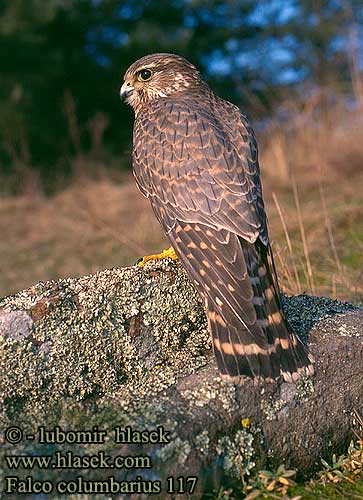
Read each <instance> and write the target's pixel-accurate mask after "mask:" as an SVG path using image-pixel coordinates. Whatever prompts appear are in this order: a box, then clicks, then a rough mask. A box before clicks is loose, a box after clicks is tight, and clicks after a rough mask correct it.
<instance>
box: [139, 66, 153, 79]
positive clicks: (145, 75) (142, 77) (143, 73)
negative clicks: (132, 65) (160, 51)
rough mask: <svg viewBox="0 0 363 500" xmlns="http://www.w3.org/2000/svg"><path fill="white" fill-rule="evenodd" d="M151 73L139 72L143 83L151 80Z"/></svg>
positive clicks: (147, 70) (145, 70) (148, 71)
mask: <svg viewBox="0 0 363 500" xmlns="http://www.w3.org/2000/svg"><path fill="white" fill-rule="evenodd" d="M151 75H152V73H151V71H150V70H149V69H142V70H141V71H139V72H138V74H137V77H138V79H139V80H140V81H142V82H147V81H148V80H150V78H151Z"/></svg>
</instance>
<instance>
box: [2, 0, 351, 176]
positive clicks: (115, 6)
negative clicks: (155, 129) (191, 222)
mask: <svg viewBox="0 0 363 500" xmlns="http://www.w3.org/2000/svg"><path fill="white" fill-rule="evenodd" d="M348 4H349V5H350V8H347V7H344V5H343V6H342V5H340V4H339V2H335V1H333V0H331V1H330V2H315V1H314V2H312V1H311V0H289V1H288V2H286V3H284V9H281V2H278V1H275V2H267V1H266V0H258V1H257V2H256V1H254V0H244V1H242V0H233V1H228V2H227V1H226V0H209V1H207V0H173V1H169V0H123V1H118V2H115V1H114V0H103V1H95V0H79V1H75V0H47V2H44V1H42V0H4V1H3V2H2V4H1V7H0V58H1V61H2V71H1V75H0V173H1V172H2V173H3V174H4V173H5V174H6V173H8V174H9V175H10V174H11V173H13V174H14V171H17V172H18V173H20V175H22V172H23V171H24V166H26V167H31V168H33V169H36V170H37V171H38V172H40V174H41V175H42V176H43V178H44V179H45V178H46V177H48V176H49V175H52V176H53V177H54V176H58V177H59V176H61V177H62V176H64V175H65V172H66V171H67V168H68V170H69V169H70V164H71V162H70V161H69V159H70V158H71V157H74V156H79V155H82V154H86V153H87V152H90V151H91V152H92V153H95V152H97V153H100V149H102V152H103V153H104V152H105V151H107V152H108V154H109V156H111V155H121V154H122V153H123V152H124V151H125V150H129V148H130V140H131V123H132V120H131V116H132V114H131V111H130V109H127V107H126V106H123V105H121V104H120V102H119V97H118V89H119V87H120V84H121V82H122V76H123V73H124V71H125V70H126V68H127V67H128V65H129V64H130V63H131V62H133V61H134V60H135V59H137V58H139V57H141V56H143V55H145V53H151V52H176V53H180V54H182V55H184V56H185V57H187V58H188V59H190V60H191V61H192V62H194V63H195V64H197V65H198V67H199V68H200V69H201V70H202V72H203V74H204V75H205V77H206V78H207V79H208V81H209V82H210V83H211V84H212V86H213V88H214V89H215V90H216V91H217V92H218V93H219V94H220V95H222V96H223V97H226V98H229V99H231V100H233V101H235V102H236V103H238V104H240V105H242V106H243V107H244V109H245V110H246V111H247V112H248V111H249V109H250V107H253V110H254V111H253V115H254V116H255V117H256V116H258V115H261V113H266V109H267V108H268V106H271V105H273V104H274V103H276V102H277V101H278V99H280V98H281V97H282V96H283V95H284V90H283V89H284V86H286V80H281V78H280V76H281V75H282V74H283V71H284V70H286V69H287V70H289V69H290V70H293V72H294V75H295V77H299V76H300V77H301V75H302V76H305V77H308V78H309V79H310V80H311V81H316V82H318V83H319V84H322V83H326V82H327V81H332V80H333V79H334V78H338V79H339V80H347V75H348V73H349V71H348V64H347V60H348V59H347V57H346V47H345V46H344V41H345V38H344V37H343V33H348V31H349V27H350V26H351V25H352V23H353V20H355V17H354V16H355V1H354V0H352V2H350V3H349V2H348ZM284 12H285V14H284ZM287 14H288V15H287ZM353 24H354V23H353ZM339 37H340V38H339ZM342 37H343V38H342ZM338 42H339V43H338ZM281 50H284V51H285V52H286V51H289V54H290V55H289V57H287V58H286V57H285V59H284V58H281V57H280V56H281V53H280V56H279V53H278V51H280V52H281ZM276 51H277V52H276ZM327 75H329V78H328V76H327ZM261 104H262V105H261ZM100 116H101V117H103V119H102V120H101V121H100V120H99V117H100ZM128 164H129V162H128Z"/></svg>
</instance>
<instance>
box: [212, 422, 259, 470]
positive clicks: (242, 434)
mask: <svg viewBox="0 0 363 500" xmlns="http://www.w3.org/2000/svg"><path fill="white" fill-rule="evenodd" d="M253 441H254V436H253V434H251V433H249V432H247V431H246V430H245V429H240V430H238V431H237V432H236V434H235V435H234V436H233V437H229V436H223V437H221V438H220V439H219V440H218V443H217V446H216V452H217V454H218V455H219V456H220V457H221V459H222V461H223V468H224V470H225V471H226V473H227V474H228V475H230V476H234V477H236V478H239V477H242V476H244V475H248V474H250V471H251V470H252V469H253V468H254V467H255V465H256V464H255V461H254V460H253V457H254V453H255V452H254V447H253Z"/></svg>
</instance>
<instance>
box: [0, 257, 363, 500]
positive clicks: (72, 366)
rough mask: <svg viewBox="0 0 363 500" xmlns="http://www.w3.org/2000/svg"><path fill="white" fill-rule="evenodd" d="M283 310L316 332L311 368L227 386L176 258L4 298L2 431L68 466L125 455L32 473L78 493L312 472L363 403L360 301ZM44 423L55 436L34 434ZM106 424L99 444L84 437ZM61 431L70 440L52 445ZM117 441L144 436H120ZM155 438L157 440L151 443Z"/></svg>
mask: <svg viewBox="0 0 363 500" xmlns="http://www.w3.org/2000/svg"><path fill="white" fill-rule="evenodd" d="M284 308H285V311H286V314H287V316H288V318H289V320H290V322H291V323H292V325H293V327H294V328H295V330H296V332H297V333H299V334H300V335H301V336H302V337H303V338H304V339H305V340H308V343H309V346H310V350H311V352H312V354H313V355H314V356H315V358H316V375H315V376H314V377H313V378H311V379H308V378H304V379H302V380H300V381H299V382H298V383H297V384H286V383H279V384H261V385H254V384H253V382H252V381H248V382H246V383H245V384H244V385H243V386H233V385H229V384H227V383H225V382H223V381H222V380H221V379H220V378H219V376H218V372H217V369H216V364H215V360H214V355H213V353H212V350H211V343H210V339H209V334H208V331H207V327H206V320H205V315H204V311H203V307H202V304H201V301H200V299H199V297H198V295H197V293H196V291H195V289H194V287H193V286H192V285H191V283H190V282H189V280H188V278H187V276H186V275H185V273H184V271H183V269H182V268H181V267H180V265H179V264H176V263H175V262H171V261H169V260H166V261H163V262H151V263H148V264H147V265H146V267H145V268H143V269H141V268H138V267H137V266H134V267H131V268H124V269H111V270H106V271H102V272H99V273H97V274H95V275H92V276H86V277H82V278H72V279H63V280H59V281H57V282H55V281H49V282H46V283H38V284H37V285H35V286H33V287H32V288H30V289H28V290H25V291H23V292H20V293H19V294H17V295H15V296H12V297H6V298H4V299H3V300H2V301H0V334H1V339H2V340H1V351H2V352H1V359H2V360H3V362H2V367H3V369H2V374H1V380H0V386H1V397H2V400H1V408H2V410H1V412H2V413H1V420H2V427H3V429H2V431H5V428H7V427H9V426H14V425H15V426H16V427H19V428H20V429H21V430H22V433H23V434H22V439H21V440H20V442H19V443H16V444H11V443H9V442H7V441H6V440H5V443H4V444H5V446H3V449H4V451H5V453H7V454H10V455H14V454H28V455H30V454H31V455H34V454H35V455H48V456H52V457H53V458H52V460H55V458H54V457H56V456H57V455H56V453H57V452H58V453H60V454H64V456H67V457H68V459H69V460H71V461H72V460H73V459H74V456H76V455H85V454H86V455H89V456H90V455H92V456H96V459H98V460H101V463H103V462H102V454H101V455H100V453H101V452H102V453H104V454H105V456H106V455H109V456H110V457H112V460H115V457H116V456H120V457H123V458H121V459H118V460H122V461H123V466H122V467H121V466H120V464H119V463H117V464H114V466H113V468H111V469H109V468H107V467H108V465H109V463H108V462H107V460H106V462H105V463H103V465H104V468H99V467H98V468H95V469H94V468H81V467H79V468H77V467H76V466H75V464H74V461H73V462H72V463H71V467H70V468H68V469H66V468H64V467H63V468H56V467H55V468H53V467H50V468H49V467H48V468H47V469H42V468H37V469H36V470H33V471H31V475H32V476H33V475H35V476H36V478H37V479H40V480H43V481H46V480H47V481H51V484H52V488H53V489H52V494H53V495H54V496H57V495H58V496H59V494H60V493H62V492H61V491H60V490H59V488H63V487H65V486H64V485H61V486H59V482H60V481H66V482H68V483H65V484H67V485H68V486H67V487H68V488H70V489H72V488H75V490H74V491H77V492H78V493H83V495H84V496H83V497H82V498H88V496H87V495H90V496H89V498H95V497H94V496H92V495H93V494H94V493H95V492H96V493H100V492H101V493H102V494H104V496H102V495H101V496H100V497H99V498H109V496H110V494H111V493H114V494H115V493H116V494H119V495H121V496H119V497H118V498H124V497H123V496H122V493H127V494H128V495H127V498H142V497H143V495H142V494H143V493H144V494H145V495H146V494H147V493H148V492H150V491H153V490H152V488H156V489H158V488H159V491H158V492H156V491H155V490H154V493H158V495H159V498H163V497H166V496H167V488H168V487H169V488H170V489H171V490H173V491H174V492H175V493H173V494H172V495H171V496H169V497H168V498H171V497H174V498H178V494H177V491H178V488H179V490H180V489H182V488H184V489H185V491H188V488H190V487H191V485H192V482H193V480H192V479H190V477H193V476H197V477H198V482H197V487H196V491H197V492H199V493H200V492H206V491H213V490H214V491H218V489H219V487H220V485H221V484H222V483H223V484H224V485H225V484H227V483H228V482H231V484H233V481H234V480H236V481H239V482H240V480H241V479H240V477H241V475H248V474H250V473H252V472H253V471H254V470H255V469H256V468H259V469H261V468H262V467H274V466H277V465H280V464H282V463H283V464H285V466H286V467H288V468H295V469H298V471H299V473H301V474H302V475H303V474H306V473H308V472H310V471H312V470H313V469H314V468H315V466H316V465H317V464H318V465H319V464H320V457H324V456H329V457H330V456H331V454H332V453H333V452H339V451H340V450H343V449H344V448H345V447H346V445H347V443H349V440H350V439H351V438H352V434H353V433H352V419H353V412H354V410H361V409H362V408H363V376H362V375H363V309H362V308H359V307H358V306H353V305H352V304H347V303H341V302H338V301H334V300H331V299H327V298H320V297H310V296H307V295H300V296H297V297H290V298H284ZM38 427H43V430H41V431H39V430H37V429H38ZM54 429H55V430H54ZM115 429H116V430H115ZM46 430H48V431H52V430H53V434H52V433H50V434H49V435H48V438H47V439H48V442H47V443H45V442H39V440H40V438H41V435H40V434H39V432H43V434H44V432H45V431H46ZM80 430H88V431H89V432H88V434H83V435H81V434H77V433H75V432H76V431H80ZM101 430H104V431H106V432H107V434H105V438H104V439H103V440H102V439H101V440H98V441H99V442H92V443H89V442H88V443H85V442H80V439H81V438H80V436H81V437H82V436H83V438H85V436H86V437H87V439H88V438H90V436H91V434H92V432H94V433H95V434H92V436H96V435H98V434H97V432H98V431H101ZM143 430H148V431H149V433H144V434H142V433H140V432H141V431H143ZM71 431H75V432H71ZM56 432H58V434H59V435H58V438H57V439H58V441H59V439H61V438H62V436H63V438H64V440H65V441H67V440H68V442H58V443H54V442H49V441H52V439H53V438H54V436H55V435H56V434H55V433H56ZM67 432H68V434H66V433H67ZM29 435H34V439H32V438H29V439H28V438H27V436H29ZM52 436H53V437H52ZM59 436H60V437H61V438H60V437H59ZM64 436H66V437H64ZM120 436H121V437H125V436H128V437H130V436H131V437H132V438H133V441H135V439H136V440H137V439H139V440H141V439H143V440H144V441H145V442H143V443H139V442H132V443H130V442H128V443H125V442H115V438H118V439H116V441H120ZM151 436H152V437H153V439H154V441H155V439H156V440H158V441H161V442H156V443H155V442H146V441H150V439H151ZM155 436H156V437H155ZM51 438H52V439H51ZM8 440H11V436H10V438H9V436H8ZM53 440H54V439H53ZM70 440H71V441H72V440H73V441H74V440H76V441H78V442H70ZM128 440H129V441H130V439H128ZM93 441H94V439H93ZM100 441H101V442H100ZM66 452H71V453H72V454H73V455H66ZM61 456H63V455H59V456H58V457H61ZM140 456H143V457H146V458H145V460H144V462H142V461H140V460H141V459H140V460H139V462H137V460H136V459H135V458H133V459H132V458H130V459H128V460H129V462H128V465H129V466H125V464H124V462H125V457H140ZM72 457H73V458H72ZM59 460H60V461H61V458H59ZM110 460H111V458H110ZM52 463H53V464H54V462H52ZM62 464H63V465H64V463H63V462H62V463H61V465H62ZM56 465H59V464H56ZM5 475H8V476H14V471H11V470H10V469H9V470H7V471H6V474H5ZM16 475H17V476H18V477H19V478H25V477H26V476H29V475H30V472H29V470H26V469H25V470H24V469H19V470H17V471H16ZM111 476H113V479H109V478H110V477H111ZM180 476H185V477H189V480H181V482H180V481H179V482H178V479H177V478H178V477H180ZM77 478H78V479H77ZM168 478H169V480H168ZM170 478H171V479H170ZM77 481H78V482H77ZM90 481H93V482H95V481H96V482H97V481H98V483H97V484H98V486H95V485H94V483H90ZM102 481H104V482H102ZM112 481H113V484H111V483H112ZM122 481H123V482H122ZM125 481H129V483H125ZM158 481H160V484H158ZM183 481H184V482H183ZM73 483H74V484H73ZM76 483H77V484H76ZM57 484H58V485H57ZM69 485H71V486H69ZM120 485H121V486H120ZM9 487H13V485H10V486H9ZM14 487H16V486H14ZM87 488H88V490H87ZM90 488H99V489H98V490H97V489H96V490H92V491H91V490H90ZM110 488H111V490H110ZM112 488H114V489H113V490H112ZM148 488H149V489H148ZM74 491H73V493H74ZM67 492H68V493H72V491H68V490H67ZM107 494H108V495H107ZM199 496H200V495H199ZM180 498H187V496H186V495H184V494H183V495H182V496H180ZM193 498H198V493H196V496H194V497H193Z"/></svg>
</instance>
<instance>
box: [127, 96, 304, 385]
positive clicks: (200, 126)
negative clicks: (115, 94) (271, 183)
mask: <svg viewBox="0 0 363 500" xmlns="http://www.w3.org/2000/svg"><path fill="white" fill-rule="evenodd" d="M134 175H135V177H136V180H137V183H138V185H139V187H140V189H141V191H142V192H143V193H144V194H145V195H146V196H148V197H149V199H150V201H151V205H152V207H153V209H154V212H155V214H156V216H157V218H158V220H159V222H160V223H161V224H162V226H163V228H164V230H165V232H166V234H167V236H168V238H169V240H170V241H171V243H172V245H173V247H174V249H175V251H176V253H177V254H178V256H179V258H180V260H181V262H182V264H183V266H184V267H185V269H186V271H187V273H188V274H189V276H190V277H191V279H192V280H193V281H194V283H195V284H196V285H197V288H198V290H199V292H200V293H201V295H202V296H203V297H204V299H205V302H206V308H207V317H208V321H209V325H210V329H211V333H212V337H213V345H214V351H215V353H216V357H217V362H218V366H219V370H220V372H221V374H222V375H224V376H226V377H228V378H229V379H232V380H236V379H238V378H239V377H240V376H241V375H247V376H253V377H261V378H264V379H273V378H277V377H278V376H279V375H280V374H282V375H283V377H284V378H285V379H286V380H291V378H292V377H294V375H293V374H296V375H297V374H298V373H299V372H301V371H304V370H305V371H306V372H309V371H310V370H311V367H310V366H309V365H310V360H309V358H308V356H307V354H306V353H305V351H304V348H303V345H302V344H301V343H300V341H299V340H298V339H297V338H296V337H295V336H294V335H293V334H292V332H291V330H290V329H289V327H288V325H287V323H286V322H285V319H284V317H283V313H282V311H281V307H280V299H279V292H278V286H277V282H276V281H275V279H274V277H273V269H272V267H271V266H270V264H269V262H268V252H269V244H268V235H267V227H266V216H265V211H264V206H263V201H262V192H261V185H260V178H259V167H258V158H257V147H256V142H255V139H254V136H253V133H252V131H251V129H250V128H249V126H248V124H247V122H246V120H245V118H244V117H243V116H242V115H241V114H240V113H239V111H238V108H236V107H235V106H233V105H232V104H229V103H226V102H225V101H221V100H218V99H212V100H211V102H205V103H204V106H203V102H202V100H201V99H199V100H198V101H197V100H193V99H187V100H180V101H176V100H172V99H165V100H163V99H160V100H159V101H157V102H156V103H154V104H151V105H150V107H149V108H148V109H147V110H144V111H143V112H142V114H140V115H139V116H138V118H137V120H136V122H135V129H134ZM306 367H308V368H306Z"/></svg>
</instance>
